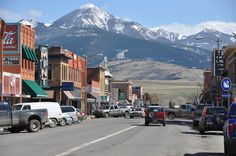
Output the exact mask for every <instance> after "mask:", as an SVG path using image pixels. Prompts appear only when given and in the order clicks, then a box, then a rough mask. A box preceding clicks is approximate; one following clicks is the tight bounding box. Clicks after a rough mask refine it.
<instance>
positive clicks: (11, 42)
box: [3, 24, 19, 52]
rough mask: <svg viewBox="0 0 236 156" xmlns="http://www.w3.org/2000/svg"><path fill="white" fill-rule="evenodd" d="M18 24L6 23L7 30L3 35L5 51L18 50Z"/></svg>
mask: <svg viewBox="0 0 236 156" xmlns="http://www.w3.org/2000/svg"><path fill="white" fill-rule="evenodd" d="M18 35H19V34H18V24H6V31H5V33H4V35H3V51H4V52H5V51H16V52H18V51H19V49H18V45H19V40H18Z"/></svg>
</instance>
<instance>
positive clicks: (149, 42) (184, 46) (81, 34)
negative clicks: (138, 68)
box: [22, 4, 230, 68]
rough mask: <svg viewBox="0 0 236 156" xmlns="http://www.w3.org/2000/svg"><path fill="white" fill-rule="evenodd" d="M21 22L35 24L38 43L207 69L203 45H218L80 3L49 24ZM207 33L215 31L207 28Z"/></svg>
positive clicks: (111, 57) (83, 51)
mask: <svg viewBox="0 0 236 156" xmlns="http://www.w3.org/2000/svg"><path fill="white" fill-rule="evenodd" d="M22 22H25V23H27V25H28V24H29V23H31V24H32V25H33V27H35V30H36V43H37V44H48V45H60V46H63V47H64V48H67V49H70V50H72V51H74V52H78V49H79V54H80V55H82V54H86V55H87V56H89V55H91V56H92V55H94V54H95V55H96V53H97V54H98V53H102V54H103V55H104V56H107V57H108V59H146V60H149V59H151V60H157V61H161V62H168V63H172V64H178V65H183V66H186V67H197V68H206V67H209V65H210V51H208V50H204V49H202V48H205V49H210V50H212V49H211V48H210V47H211V46H214V45H215V43H214V41H213V42H209V44H208V45H207V46H205V45H206V44H200V43H201V42H203V43H204V42H206V41H204V40H195V38H196V36H184V37H183V36H182V35H180V34H178V33H172V32H168V31H166V30H165V29H156V30H155V29H149V28H146V27H145V26H143V25H141V24H139V23H137V22H132V21H127V20H124V19H122V18H118V17H116V16H114V15H111V14H109V13H107V12H105V11H104V10H102V9H99V8H98V7H96V6H94V5H93V4H87V5H84V6H81V7H80V8H78V9H76V10H74V11H72V12H70V13H68V14H66V15H65V16H63V17H61V18H59V19H57V20H56V21H54V22H53V23H51V24H50V25H46V24H44V23H40V22H34V21H30V20H28V21H25V20H24V21H22ZM217 33H219V32H217ZM196 35H199V34H196ZM200 35H201V34H200ZM204 35H206V36H208V35H212V34H210V31H206V30H205V32H204ZM223 36H224V38H226V39H227V41H226V42H228V41H229V40H230V39H228V37H229V35H228V36H227V34H226V36H225V35H224V34H223ZM200 41H201V42H200ZM199 47H201V48H199ZM88 59H89V62H93V63H94V64H95V63H99V61H101V59H102V57H99V59H100V60H99V59H98V58H96V59H97V60H96V59H94V58H92V57H91V58H88ZM94 60H96V61H97V62H96V61H94Z"/></svg>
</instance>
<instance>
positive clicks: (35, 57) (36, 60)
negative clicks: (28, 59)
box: [30, 49, 38, 62]
mask: <svg viewBox="0 0 236 156" xmlns="http://www.w3.org/2000/svg"><path fill="white" fill-rule="evenodd" d="M30 51H31V54H32V56H33V58H34V61H35V62H38V57H37V56H36V54H35V51H34V50H33V49H30Z"/></svg>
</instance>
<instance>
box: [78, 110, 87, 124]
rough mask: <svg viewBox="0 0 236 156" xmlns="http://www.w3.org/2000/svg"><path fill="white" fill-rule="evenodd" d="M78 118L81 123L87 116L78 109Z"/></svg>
mask: <svg viewBox="0 0 236 156" xmlns="http://www.w3.org/2000/svg"><path fill="white" fill-rule="evenodd" d="M76 116H77V118H78V120H79V122H82V121H83V120H85V119H86V114H85V113H84V112H83V111H82V110H81V109H79V108H76Z"/></svg>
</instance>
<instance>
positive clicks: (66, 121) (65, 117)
mask: <svg viewBox="0 0 236 156" xmlns="http://www.w3.org/2000/svg"><path fill="white" fill-rule="evenodd" d="M72 124H73V119H72V117H71V116H70V115H69V114H68V113H62V121H61V122H60V126H65V125H72Z"/></svg>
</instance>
